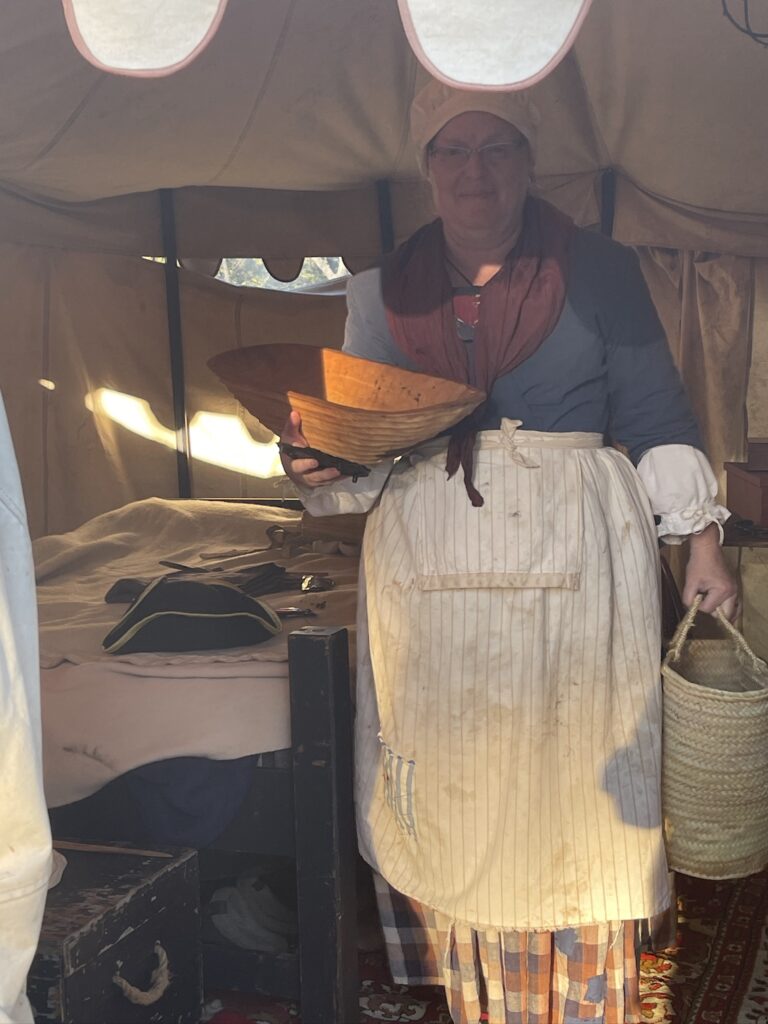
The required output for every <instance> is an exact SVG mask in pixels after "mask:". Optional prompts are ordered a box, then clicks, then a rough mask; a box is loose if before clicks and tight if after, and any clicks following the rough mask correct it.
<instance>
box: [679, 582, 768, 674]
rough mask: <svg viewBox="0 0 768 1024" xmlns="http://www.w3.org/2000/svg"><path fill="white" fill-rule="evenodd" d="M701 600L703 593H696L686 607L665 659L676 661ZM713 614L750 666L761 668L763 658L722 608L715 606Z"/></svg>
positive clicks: (681, 651)
mask: <svg viewBox="0 0 768 1024" xmlns="http://www.w3.org/2000/svg"><path fill="white" fill-rule="evenodd" d="M703 600H704V595H703V594H697V595H696V597H695V598H694V601H693V604H692V605H691V607H690V608H689V609H688V611H687V612H686V613H685V616H684V618H683V619H682V620H681V622H680V623H679V625H678V627H677V629H676V630H675V635H674V636H673V637H672V640H671V642H670V645H669V649H668V650H667V660H668V661H677V659H678V658H679V657H680V655H681V654H682V653H683V647H684V645H685V641H686V640H687V639H688V634H689V632H690V631H691V626H692V625H693V620H694V619H695V618H696V613H697V612H698V610H699V605H700V604H701V602H702V601H703ZM715 615H716V616H717V618H718V619H719V620H720V624H721V626H723V627H724V628H725V631H726V632H727V633H728V635H729V637H730V638H731V640H732V641H733V642H734V644H735V645H736V646H737V647H738V648H739V649H740V650H741V651H743V653H744V654H745V655H746V656H747V657H748V658H749V660H750V661H751V662H752V667H753V668H755V669H761V668H762V667H763V665H764V662H763V660H762V659H761V658H758V656H757V655H756V654H755V652H754V651H753V650H752V648H751V647H750V646H749V644H748V643H747V641H746V640H745V639H744V637H743V636H742V634H741V633H740V632H739V631H738V629H736V627H735V626H734V624H733V623H732V622H731V621H730V619H728V618H727V616H726V615H724V614H723V611H722V609H721V608H717V609H716V610H715Z"/></svg>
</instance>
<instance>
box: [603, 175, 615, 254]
mask: <svg viewBox="0 0 768 1024" xmlns="http://www.w3.org/2000/svg"><path fill="white" fill-rule="evenodd" d="M615 210H616V172H615V171H614V169H613V168H612V167H607V168H606V169H605V170H604V171H603V174H602V177H601V178H600V231H601V232H602V233H603V234H604V235H608V237H609V238H611V237H613V216H614V212H615Z"/></svg>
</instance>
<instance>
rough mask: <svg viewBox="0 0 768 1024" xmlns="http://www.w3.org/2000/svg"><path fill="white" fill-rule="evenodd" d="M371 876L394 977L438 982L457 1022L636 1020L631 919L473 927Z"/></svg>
mask: <svg viewBox="0 0 768 1024" xmlns="http://www.w3.org/2000/svg"><path fill="white" fill-rule="evenodd" d="M374 882H375V885H376V898H377V902H378V905H379V914H380V916H381V922H382V926H383V929H384V938H385V941H386V946H387V956H388V958H389V965H390V969H391V971H392V977H393V980H394V981H395V982H397V983H398V984H401V985H442V986H443V987H444V988H445V998H446V1001H447V1003H448V1008H449V1010H450V1014H451V1018H452V1019H453V1021H454V1022H455V1024H477V1022H479V1021H480V1015H481V1013H482V1012H483V1010H485V1011H487V1014H488V1016H487V1020H488V1022H489V1024H576V1022H577V1021H592V1022H593V1024H595V1022H599V1024H640V1021H641V1016H640V993H639V974H638V956H639V951H638V947H639V943H638V927H637V924H636V922H633V921H627V922H623V921H609V922H606V923H604V924H594V925H588V926H585V927H581V928H564V929H561V930H559V931H555V932H543V931H536V932H522V931H496V930H489V931H477V930H476V929H474V928H472V927H471V926H470V925H464V924H460V923H457V922H452V921H451V920H450V919H449V918H448V917H446V916H445V915H444V914H441V913H440V912H439V911H435V910H432V909H431V908H430V907H426V906H424V904H422V903H419V902H418V901H417V900H414V899H412V898H410V897H408V896H404V895H403V894H402V893H399V892H397V891H396V890H395V889H393V888H392V887H391V886H390V885H388V884H387V882H386V881H385V880H384V879H383V878H381V876H379V875H376V874H374Z"/></svg>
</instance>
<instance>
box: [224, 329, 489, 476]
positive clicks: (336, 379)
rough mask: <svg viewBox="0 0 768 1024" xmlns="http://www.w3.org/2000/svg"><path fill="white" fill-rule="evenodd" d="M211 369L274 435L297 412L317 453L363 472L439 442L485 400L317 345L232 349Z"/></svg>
mask: <svg viewBox="0 0 768 1024" xmlns="http://www.w3.org/2000/svg"><path fill="white" fill-rule="evenodd" d="M208 366H209V367H210V368H211V370H213V372H214V373H215V374H216V375H217V376H218V377H219V378H220V379H221V380H222V381H223V383H224V384H225V385H226V386H227V388H229V390H230V391H231V392H232V394H233V395H234V396H235V398H237V399H238V401H239V402H241V403H242V404H243V405H244V406H245V408H246V409H247V410H248V412H250V413H252V414H253V415H254V416H256V417H257V419H259V420H261V422H262V423H263V424H264V425H265V426H266V427H268V428H269V429H270V430H271V431H273V433H275V434H278V435H279V434H280V433H281V431H282V429H283V427H284V426H285V422H286V420H287V419H288V414H289V412H290V411H291V409H295V410H296V411H297V412H299V413H301V421H302V430H303V433H304V436H305V437H306V439H307V441H308V443H309V445H310V447H312V448H317V449H319V450H320V451H323V452H327V454H329V455H335V456H337V457H339V458H342V459H348V460H350V461H351V462H358V463H362V464H363V465H370V464H371V463H373V462H379V461H381V460H382V459H384V458H387V457H391V456H393V455H399V454H401V453H402V452H405V451H408V450H409V449H410V448H413V447H414V445H417V444H419V443H420V442H421V441H426V440H428V439H429V438H431V437H435V435H437V434H440V433H441V432H442V431H444V430H447V429H448V428H449V427H452V426H453V425H454V424H456V423H458V422H459V420H462V419H463V418H464V417H465V416H467V415H469V413H471V412H472V411H473V410H474V409H476V408H477V406H478V405H480V403H481V402H482V401H483V400H484V399H485V394H484V392H482V391H479V390H478V389H477V388H473V387H469V385H467V384H459V383H458V382H456V381H451V380H443V379H442V378H441V377H430V376H429V375H428V374H426V373H414V372H413V371H411V370H401V369H399V368H398V367H396V366H389V365H388V364H386V363H374V362H371V361H370V360H368V359H360V358H358V357H357V356H350V355H347V353H346V352H339V351H337V350H336V349H330V348H315V347H314V346H310V345H256V346H253V347H251V348H239V349H233V350H231V351H229V352H222V353H221V354H220V355H217V356H214V357H213V358H212V359H210V360H209V361H208Z"/></svg>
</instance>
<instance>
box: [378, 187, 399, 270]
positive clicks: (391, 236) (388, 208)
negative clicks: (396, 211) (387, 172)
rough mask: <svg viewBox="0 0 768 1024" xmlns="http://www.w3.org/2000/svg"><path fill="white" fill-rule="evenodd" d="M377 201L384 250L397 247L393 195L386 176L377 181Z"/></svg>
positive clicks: (382, 248)
mask: <svg viewBox="0 0 768 1024" xmlns="http://www.w3.org/2000/svg"><path fill="white" fill-rule="evenodd" d="M376 201H377V203H378V207H379V239H380V241H381V251H382V252H392V250H393V249H394V248H395V227H394V224H393V223H392V196H391V193H390V191H389V182H388V181H387V179H386V178H382V179H381V181H377V182H376Z"/></svg>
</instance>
